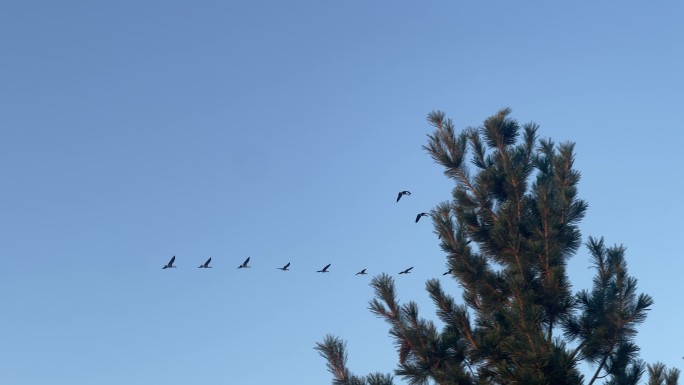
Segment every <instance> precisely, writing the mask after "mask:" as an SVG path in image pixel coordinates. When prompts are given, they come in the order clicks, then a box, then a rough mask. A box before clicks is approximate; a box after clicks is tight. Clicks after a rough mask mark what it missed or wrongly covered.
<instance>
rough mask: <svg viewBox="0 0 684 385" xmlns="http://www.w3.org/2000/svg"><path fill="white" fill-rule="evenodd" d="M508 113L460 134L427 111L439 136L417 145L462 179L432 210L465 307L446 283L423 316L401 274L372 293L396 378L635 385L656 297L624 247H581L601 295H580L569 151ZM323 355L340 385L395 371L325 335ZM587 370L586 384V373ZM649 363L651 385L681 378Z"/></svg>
mask: <svg viewBox="0 0 684 385" xmlns="http://www.w3.org/2000/svg"><path fill="white" fill-rule="evenodd" d="M510 112H511V111H510V110H509V109H504V110H501V111H499V112H498V113H497V114H495V115H493V116H492V117H490V118H488V119H486V120H485V121H484V123H483V125H482V126H481V127H479V128H470V129H466V130H463V131H462V132H460V133H457V132H456V130H455V127H454V124H453V122H452V121H451V119H446V118H445V115H444V113H442V112H432V113H430V114H429V115H428V122H429V123H430V124H431V125H432V126H433V127H434V128H435V131H434V132H433V133H432V134H430V135H428V143H427V145H425V146H423V148H424V149H425V150H426V151H427V153H428V154H429V155H430V156H431V157H432V158H433V159H434V160H435V161H436V162H437V163H438V164H440V165H441V166H442V167H443V168H444V174H445V175H446V176H447V177H448V178H450V179H452V180H453V181H454V182H455V188H454V190H453V193H452V195H453V196H452V200H451V201H448V202H444V203H441V204H438V205H437V206H436V207H435V208H434V209H433V210H432V212H431V217H432V219H433V223H434V226H435V232H436V233H437V235H439V239H440V242H441V248H442V250H443V251H444V252H445V254H446V257H447V264H448V268H449V269H450V271H451V274H452V277H453V278H454V279H456V280H457V281H458V283H459V284H460V286H461V287H462V289H463V303H461V304H458V303H457V302H456V300H455V299H454V298H453V297H452V296H450V295H448V294H447V293H445V292H444V290H443V289H442V286H441V284H440V281H439V280H437V279H431V280H428V281H427V284H426V288H427V291H428V292H429V295H430V297H431V299H432V301H433V302H434V304H435V306H436V308H437V314H436V315H437V317H438V318H439V320H441V322H442V323H443V325H444V326H443V327H442V328H441V330H438V329H437V327H436V326H435V324H434V323H433V322H432V321H430V320H426V319H423V318H421V317H419V315H418V306H417V304H416V303H414V302H408V303H405V304H400V303H399V302H398V301H397V299H396V298H397V295H396V289H395V286H394V281H393V278H392V277H390V276H388V275H386V274H382V275H379V276H377V277H375V278H374V279H373V280H372V282H371V286H372V287H373V289H374V291H375V298H374V299H373V300H372V301H371V302H370V310H371V311H372V312H373V313H374V314H375V315H377V316H379V317H381V318H383V319H385V321H386V322H387V323H388V324H389V325H390V335H391V336H392V338H393V339H394V343H395V345H396V347H397V351H398V355H399V363H398V367H397V369H396V370H395V375H397V376H399V377H401V378H402V379H404V380H405V381H407V383H408V384H411V385H426V384H428V383H431V382H432V383H435V384H439V385H451V384H453V385H456V384H458V385H470V384H481V385H485V384H487V385H489V384H492V385H493V384H521V385H536V384H539V385H542V384H544V385H547V384H549V385H550V384H553V385H562V384H568V385H570V384H588V385H593V384H595V383H597V381H602V383H604V384H616V385H617V384H637V383H638V382H639V381H640V379H641V377H642V375H643V374H644V372H645V370H646V365H645V364H644V362H643V361H642V360H640V359H639V357H638V352H639V348H638V346H637V345H636V344H635V343H634V338H635V335H636V333H637V330H636V327H637V325H639V324H640V323H642V322H644V320H645V319H646V314H647V311H648V310H649V309H650V307H651V306H652V305H653V300H652V298H651V297H650V296H648V295H646V294H638V293H637V289H636V284H637V280H636V278H634V277H632V276H630V275H629V274H628V271H627V263H626V261H625V248H624V247H622V246H612V247H607V246H606V245H605V244H604V240H603V239H596V238H592V237H590V238H589V239H588V241H587V242H586V246H587V248H588V249H589V253H590V255H591V264H592V267H593V268H594V269H595V276H594V279H593V287H592V288H591V290H583V291H580V292H579V293H574V294H573V292H572V287H571V284H570V280H569V277H568V275H567V271H566V266H567V262H568V260H569V258H571V257H572V256H573V255H574V254H575V253H576V252H577V250H578V249H579V248H580V247H581V245H582V241H581V234H580V230H579V227H578V225H579V223H580V221H581V220H582V218H583V217H584V215H585V212H586V210H587V207H588V206H587V203H586V202H584V201H583V200H581V199H579V198H578V194H577V184H578V182H579V180H580V174H579V172H578V171H577V170H575V169H574V168H573V163H574V157H575V156H574V144H572V143H561V144H556V143H554V142H553V141H551V140H548V139H539V138H538V136H537V131H538V126H537V125H536V124H534V123H528V124H524V125H522V126H520V125H519V124H518V122H517V121H516V120H514V119H511V118H510V117H509V115H510ZM316 349H318V350H319V352H320V353H321V355H322V356H323V357H324V358H326V359H327V361H328V368H329V370H330V371H331V372H332V373H333V374H334V376H335V380H334V384H340V385H341V384H346V385H353V384H383V385H386V384H391V383H392V377H391V376H390V375H380V374H375V375H373V377H370V376H369V377H357V376H354V375H352V374H350V372H349V370H348V369H347V368H346V351H345V344H344V342H342V341H341V340H339V339H337V338H335V337H332V336H328V337H326V339H325V340H324V342H323V343H319V344H318V346H317V347H316ZM581 362H588V363H591V364H592V367H593V370H594V371H593V373H590V374H589V376H587V377H586V378H585V376H584V375H583V374H582V373H580V371H579V369H578V366H579V364H580V363H581ZM658 365H659V364H656V365H654V366H648V370H649V374H650V378H651V379H652V380H653V381H656V382H653V383H654V384H660V383H663V382H665V383H666V384H676V382H677V377H678V371H676V369H674V371H673V370H671V371H670V372H666V371H665V368H664V366H663V367H661V366H658Z"/></svg>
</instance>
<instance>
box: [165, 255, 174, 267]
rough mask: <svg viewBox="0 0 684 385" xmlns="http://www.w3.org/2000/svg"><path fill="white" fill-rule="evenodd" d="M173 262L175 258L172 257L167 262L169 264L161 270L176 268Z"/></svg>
mask: <svg viewBox="0 0 684 385" xmlns="http://www.w3.org/2000/svg"><path fill="white" fill-rule="evenodd" d="M175 260H176V256H175V255H174V256H173V257H172V258H171V260H170V261H169V263H167V264H166V265H164V267H162V270H163V269H169V268H172V267H176V266H174V265H173V262H174V261H175Z"/></svg>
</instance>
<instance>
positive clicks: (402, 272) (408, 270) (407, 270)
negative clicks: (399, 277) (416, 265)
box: [399, 266, 413, 274]
mask: <svg viewBox="0 0 684 385" xmlns="http://www.w3.org/2000/svg"><path fill="white" fill-rule="evenodd" d="M411 269H413V266H411V267H409V268H408V269H406V270H404V271H401V272H399V274H408V273H410V272H411Z"/></svg>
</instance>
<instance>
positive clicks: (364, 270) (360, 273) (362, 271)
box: [354, 269, 367, 275]
mask: <svg viewBox="0 0 684 385" xmlns="http://www.w3.org/2000/svg"><path fill="white" fill-rule="evenodd" d="M366 274H367V273H366V269H363V270H361V271H359V272H358V273H356V274H354V275H366Z"/></svg>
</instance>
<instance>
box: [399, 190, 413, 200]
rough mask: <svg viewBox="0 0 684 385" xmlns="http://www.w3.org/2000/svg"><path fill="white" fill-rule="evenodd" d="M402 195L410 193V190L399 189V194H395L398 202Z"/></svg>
mask: <svg viewBox="0 0 684 385" xmlns="http://www.w3.org/2000/svg"><path fill="white" fill-rule="evenodd" d="M403 195H411V192H410V191H399V194H398V195H397V202H399V199H401V197H402V196H403Z"/></svg>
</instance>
